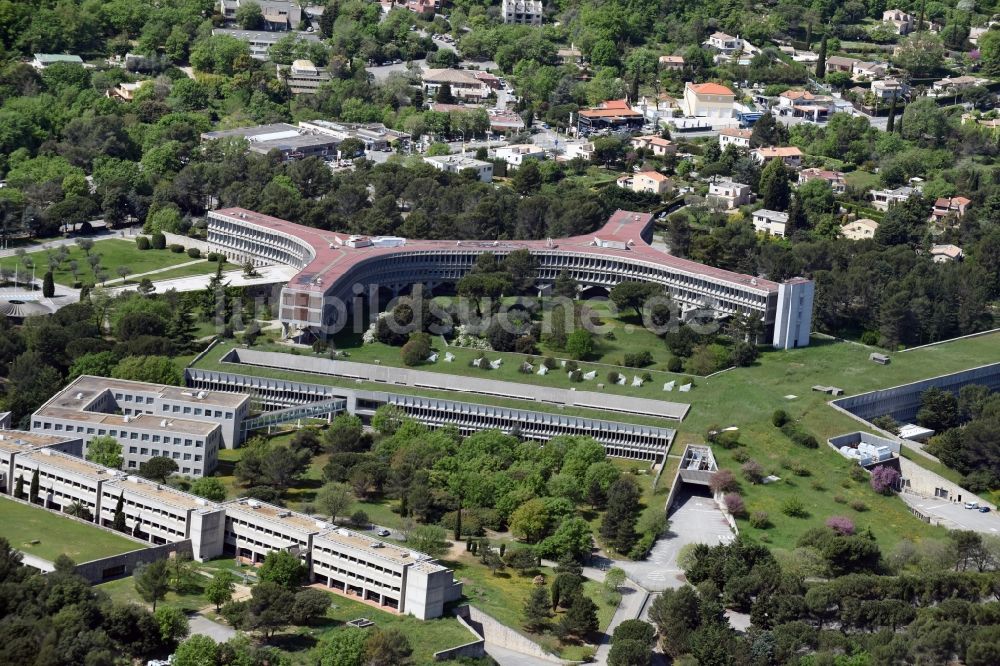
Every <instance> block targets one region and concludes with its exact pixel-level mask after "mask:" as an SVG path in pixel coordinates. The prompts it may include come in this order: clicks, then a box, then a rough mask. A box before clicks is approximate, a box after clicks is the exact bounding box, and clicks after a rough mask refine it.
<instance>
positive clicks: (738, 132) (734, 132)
mask: <svg viewBox="0 0 1000 666" xmlns="http://www.w3.org/2000/svg"><path fill="white" fill-rule="evenodd" d="M719 134H723V135H725V136H738V137H740V138H742V139H749V138H750V137H751V136H752V135H753V130H748V129H737V128H735V127H726V128H724V129H721V130H719Z"/></svg>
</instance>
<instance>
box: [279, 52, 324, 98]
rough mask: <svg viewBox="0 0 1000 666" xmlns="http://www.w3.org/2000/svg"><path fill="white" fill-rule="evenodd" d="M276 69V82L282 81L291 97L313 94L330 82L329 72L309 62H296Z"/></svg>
mask: <svg viewBox="0 0 1000 666" xmlns="http://www.w3.org/2000/svg"><path fill="white" fill-rule="evenodd" d="M277 69H278V80H279V81H284V82H285V85H287V86H288V89H289V90H290V91H291V93H292V94H293V95H302V94H307V93H315V92H316V91H317V90H319V87H320V86H321V85H323V84H324V83H326V82H327V81H329V80H330V72H329V71H327V70H325V69H323V68H322V67H317V66H316V65H314V64H313V62H312V61H311V60H296V61H294V62H293V63H292V64H291V65H278V66H277Z"/></svg>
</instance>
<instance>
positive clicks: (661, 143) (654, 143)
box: [630, 134, 677, 157]
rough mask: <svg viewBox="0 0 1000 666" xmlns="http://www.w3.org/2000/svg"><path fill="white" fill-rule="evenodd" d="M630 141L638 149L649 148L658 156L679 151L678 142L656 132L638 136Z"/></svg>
mask: <svg viewBox="0 0 1000 666" xmlns="http://www.w3.org/2000/svg"><path fill="white" fill-rule="evenodd" d="M630 143H631V144H632V147H633V148H635V149H636V150H648V151H649V152H651V153H653V155H654V156H656V157H665V156H666V155H673V154H675V153H676V152H677V144H675V143H674V142H673V141H671V140H670V139H664V138H663V137H661V136H659V135H656V134H649V135H646V136H637V137H635V138H633V139H632V141H631V142H630Z"/></svg>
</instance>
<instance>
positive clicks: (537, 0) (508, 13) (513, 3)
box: [500, 0, 544, 25]
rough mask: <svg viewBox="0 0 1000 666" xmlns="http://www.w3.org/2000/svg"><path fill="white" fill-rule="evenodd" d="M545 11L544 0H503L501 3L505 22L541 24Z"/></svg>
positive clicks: (501, 11)
mask: <svg viewBox="0 0 1000 666" xmlns="http://www.w3.org/2000/svg"><path fill="white" fill-rule="evenodd" d="M543 13H544V7H543V6H542V0H503V1H502V2H501V3H500V15H501V16H502V17H503V22H504V23H512V24H514V25H541V24H542V16H543Z"/></svg>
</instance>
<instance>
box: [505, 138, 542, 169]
mask: <svg viewBox="0 0 1000 666" xmlns="http://www.w3.org/2000/svg"><path fill="white" fill-rule="evenodd" d="M497 159H498V160H503V161H504V162H506V163H507V165H508V166H511V167H519V166H521V165H522V164H524V160H538V161H541V160H544V159H545V150H544V149H543V148H542V147H541V146H536V145H534V144H530V143H519V144H514V145H512V146H504V147H503V148H497Z"/></svg>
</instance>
